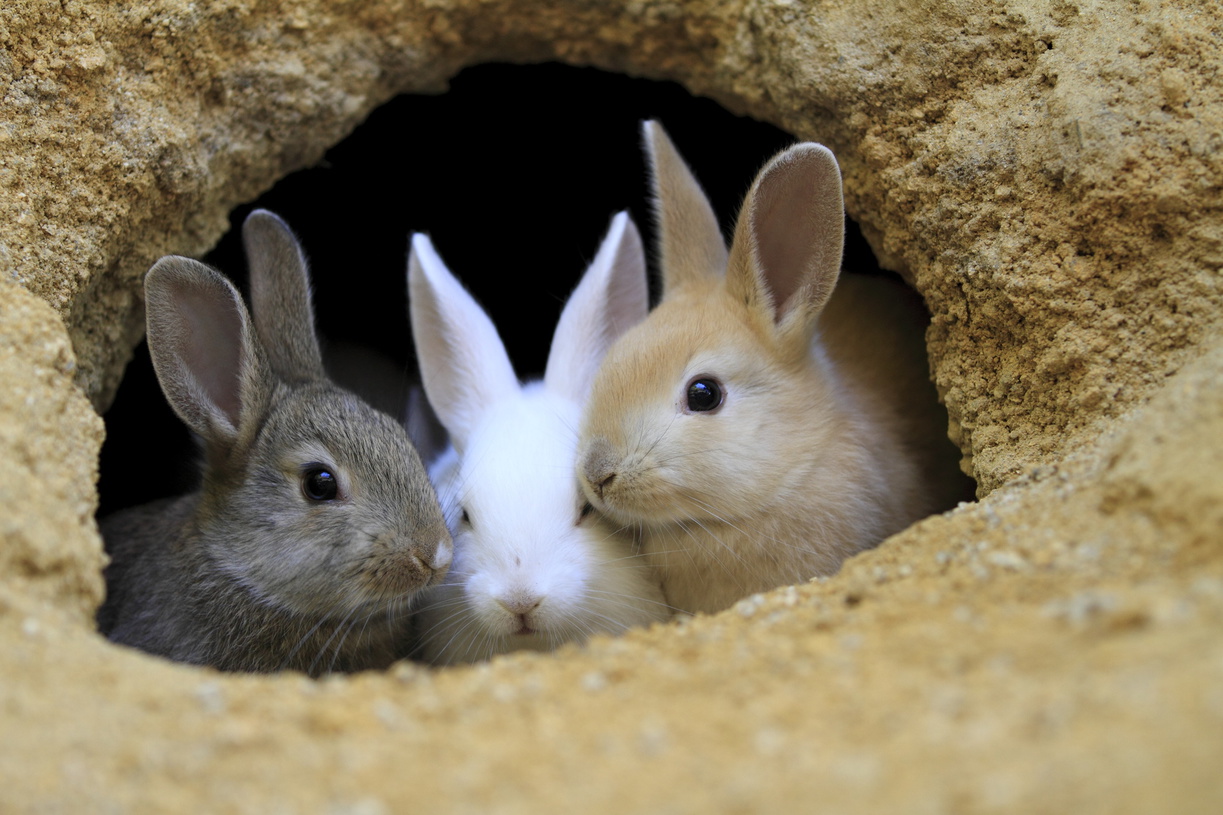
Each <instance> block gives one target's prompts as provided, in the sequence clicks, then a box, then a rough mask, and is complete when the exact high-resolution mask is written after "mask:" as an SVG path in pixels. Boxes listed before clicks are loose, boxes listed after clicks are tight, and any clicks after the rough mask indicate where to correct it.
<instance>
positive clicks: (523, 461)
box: [409, 215, 669, 663]
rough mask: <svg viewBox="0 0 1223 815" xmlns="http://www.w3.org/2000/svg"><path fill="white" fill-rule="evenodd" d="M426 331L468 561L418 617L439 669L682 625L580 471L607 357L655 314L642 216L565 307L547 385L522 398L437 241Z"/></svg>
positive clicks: (422, 317) (623, 229)
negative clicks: (585, 419)
mask: <svg viewBox="0 0 1223 815" xmlns="http://www.w3.org/2000/svg"><path fill="white" fill-rule="evenodd" d="M410 263H411V272H410V276H409V282H410V289H411V295H412V325H413V332H414V333H415V335H416V338H417V351H418V355H419V357H420V362H421V372H422V378H423V381H424V386H425V391H426V393H427V394H428V395H429V399H430V402H431V403H432V404H433V407H434V409H435V410H436V412H437V414H438V416H439V418H440V419H441V421H442V423H443V424H444V425H446V427H447V429H448V430H449V431H450V434H451V438H452V440H453V443H454V447H452V448H451V449H450V450H449V451H447V452H446V453H444V454H443V455H442V457H441V458H439V459H438V461H437V462H435V463H434V465H433V466H432V467H431V475H432V476H433V478H434V482H435V483H436V484H437V489H438V494H439V496H440V498H441V501H442V506H443V507H444V508H445V509H446V511H447V514H448V515H449V516H450V517H451V524H452V531H453V533H454V539H455V558H454V564H453V565H452V567H451V570H450V574H449V576H448V577H447V579H446V581H445V583H444V584H443V585H442V586H439V587H438V588H436V589H431V590H430V591H429V592H428V593H427V595H426V597H425V598H424V601H423V602H422V607H421V610H420V612H419V615H418V621H417V624H418V626H419V631H420V635H421V653H422V655H423V656H424V658H425V659H427V660H429V661H431V662H439V663H451V662H471V661H475V660H479V659H487V658H488V657H490V656H492V655H494V654H499V653H504V652H507V651H512V650H523V649H530V650H551V649H553V648H556V647H557V646H559V645H561V644H562V643H565V642H581V641H583V640H585V639H586V638H587V637H589V636H591V635H592V634H596V633H608V634H618V633H621V632H622V631H624V630H625V629H626V628H629V627H631V626H636V625H644V624H646V623H649V622H653V621H655V620H660V619H665V618H667V617H668V616H669V609H668V608H667V606H666V604H665V603H664V601H663V597H662V593H661V591H660V589H659V585H658V577H657V575H656V574H655V573H654V572H653V571H652V570H651V569H650V568H649V567H648V566H647V565H646V564H645V562H644V560H643V559H642V558H641V557H639V556H637V552H636V549H635V542H634V540H633V536H632V535H631V533H629V532H628V531H627V530H624V529H623V528H620V527H618V526H614V525H611V524H609V523H608V522H607V521H606V519H604V518H602V517H600V516H598V515H597V514H595V513H590V512H588V511H586V508H585V507H584V504H585V500H584V498H583V497H582V494H581V491H580V489H579V487H578V483H577V477H576V474H575V472H574V458H575V455H576V448H577V427H578V423H579V421H580V419H581V406H582V402H583V401H584V399H585V397H586V394H587V392H588V387H589V380H590V378H591V377H593V375H594V371H595V368H596V367H597V365H598V360H599V359H600V358H601V357H602V355H603V352H604V350H605V349H606V346H607V343H609V342H610V341H611V340H612V339H613V338H614V337H615V336H617V335H618V334H619V333H620V332H621V331H622V330H623V329H624V328H626V327H627V326H628V325H631V324H632V323H633V322H635V321H637V320H638V319H640V318H641V317H642V316H644V314H645V310H646V288H645V269H644V262H643V261H642V260H641V250H640V245H639V239H638V238H637V235H636V230H635V228H632V226H631V222H629V221H628V219H627V216H623V215H622V216H619V217H618V218H617V220H616V221H614V222H613V230H612V233H611V234H610V235H609V237H608V240H607V241H606V242H605V244H604V249H603V250H601V251H600V253H599V256H598V257H597V258H596V259H595V261H594V262H593V263H592V264H591V269H590V270H589V271H588V272H587V274H586V276H585V277H584V278H583V281H582V283H581V284H580V285H579V286H578V289H577V291H575V293H574V295H573V297H572V298H571V299H570V301H569V303H568V304H567V305H566V307H565V312H564V314H562V317H561V321H560V324H559V325H558V327H557V330H556V334H555V336H554V338H553V344H552V353H551V354H550V356H549V358H548V369H547V372H546V373H545V376H544V379H543V380H542V381H539V382H533V383H529V384H527V385H519V383H518V381H517V378H516V376H515V374H514V371H513V368H512V367H511V366H510V363H509V358H508V356H507V355H506V353H505V349H504V347H503V346H502V344H501V341H500V339H499V338H498V337H497V334H496V330H495V328H494V327H493V326H492V323H491V322H490V321H489V320H488V317H487V315H485V314H484V312H483V310H482V309H480V308H479V306H478V305H477V304H476V303H475V301H474V300H472V299H471V297H470V295H468V294H467V293H466V292H465V291H463V290H462V287H461V286H459V284H458V282H457V280H455V279H454V278H453V276H452V275H450V273H449V271H447V270H446V269H445V267H444V266H443V265H442V264H441V260H440V258H438V257H437V256H436V253H434V252H433V250H432V247H431V245H430V244H429V243H428V241H427V239H425V238H424V237H423V236H418V237H417V238H416V239H415V240H414V242H413V254H412V259H411V262H410Z"/></svg>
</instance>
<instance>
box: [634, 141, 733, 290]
mask: <svg viewBox="0 0 1223 815" xmlns="http://www.w3.org/2000/svg"><path fill="white" fill-rule="evenodd" d="M641 135H642V141H643V142H644V146H645V152H646V156H647V157H648V158H649V162H650V170H651V176H652V185H653V193H654V217H655V220H656V222H657V225H658V254H659V260H660V261H661V263H662V280H663V298H664V299H666V297H667V296H668V295H670V293H671V292H672V291H674V290H675V289H677V288H682V287H683V286H684V285H686V284H688V283H689V282H696V281H700V280H705V279H708V278H709V277H710V276H714V277H720V276H721V275H722V274H723V273H724V272H725V271H726V241H725V239H724V238H723V237H722V230H721V228H720V227H719V226H718V218H717V216H716V215H715V214H714V211H713V206H712V205H710V203H709V199H708V198H707V197H706V196H705V192H704V190H702V189H701V185H700V184H699V183H697V180H696V177H695V176H694V175H693V174H692V171H691V170H690V169H688V165H687V164H685V163H684V160H683V158H681V157H680V154H679V151H677V150H676V149H675V145H674V144H672V143H671V139H670V138H669V137H668V136H667V132H666V131H665V130H663V129H662V125H660V124H659V123H658V122H655V121H646V122H642V124H641Z"/></svg>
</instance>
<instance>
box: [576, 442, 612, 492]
mask: <svg viewBox="0 0 1223 815" xmlns="http://www.w3.org/2000/svg"><path fill="white" fill-rule="evenodd" d="M616 465H617V462H616V461H615V460H614V458H613V456H612V452H611V448H610V445H608V444H607V442H605V441H603V440H602V439H596V440H594V441H593V442H591V444H590V446H589V447H588V448H587V450H586V455H585V456H583V457H582V478H583V479H584V480H585V481H586V486H587V487H589V489H590V490H593V491H594V493H595V495H597V496H598V497H599V498H602V497H603V490H605V489H606V488H607V487H608V485H610V484H611V483H612V482H613V481H614V480H615V479H616Z"/></svg>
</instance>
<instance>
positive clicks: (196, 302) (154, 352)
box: [144, 256, 269, 445]
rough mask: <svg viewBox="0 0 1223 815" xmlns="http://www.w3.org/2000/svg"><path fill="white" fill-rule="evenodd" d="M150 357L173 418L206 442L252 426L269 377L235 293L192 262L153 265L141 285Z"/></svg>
mask: <svg viewBox="0 0 1223 815" xmlns="http://www.w3.org/2000/svg"><path fill="white" fill-rule="evenodd" d="M144 291H145V309H146V316H147V328H148V341H149V354H150V356H151V357H152V359H153V368H154V370H155V371H156V372H157V379H158V381H159V382H160V383H161V389H162V391H163V392H164V393H165V395H166V398H167V399H168V400H169V402H170V406H171V407H173V408H174V412H175V413H177V414H178V416H179V418H181V419H182V420H183V422H185V423H186V424H187V426H188V427H190V428H191V429H192V430H194V431H195V432H196V433H198V434H200V435H201V436H203V437H204V438H205V439H207V440H208V441H210V442H215V443H220V444H222V445H232V444H233V443H234V442H236V441H237V440H238V437H239V434H240V429H241V428H244V427H245V428H249V427H251V426H254V425H257V421H255V417H257V416H261V415H262V414H263V412H264V410H265V407H266V402H267V398H268V392H269V387H268V384H267V383H268V379H267V377H268V373H267V369H266V367H265V363H264V361H263V357H262V356H261V353H260V351H259V349H258V347H257V344H256V340H255V335H254V331H253V329H252V327H251V323H250V319H249V317H248V316H247V313H246V307H245V306H244V305H243V304H242V298H241V296H239V294H238V292H237V290H235V289H234V287H233V286H232V285H231V284H230V282H229V281H228V280H226V279H225V278H224V277H222V276H221V274H220V273H219V272H216V271H215V270H213V269H211V268H209V267H208V266H205V265H204V264H203V263H200V262H199V261H195V260H191V259H190V258H184V257H177V256H169V257H164V258H162V259H161V260H159V261H157V262H156V263H155V264H153V268H151V269H150V270H149V273H148V275H147V276H146V277H145V281H144Z"/></svg>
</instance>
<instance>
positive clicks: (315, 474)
mask: <svg viewBox="0 0 1223 815" xmlns="http://www.w3.org/2000/svg"><path fill="white" fill-rule="evenodd" d="M302 494H303V495H305V496H306V497H307V498H308V499H310V500H311V501H334V500H335V499H336V496H338V495H339V494H340V482H339V480H338V479H337V478H336V477H335V473H333V472H332V471H331V469H330V468H328V467H324V466H323V465H321V464H307V465H306V467H305V469H304V470H302Z"/></svg>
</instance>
